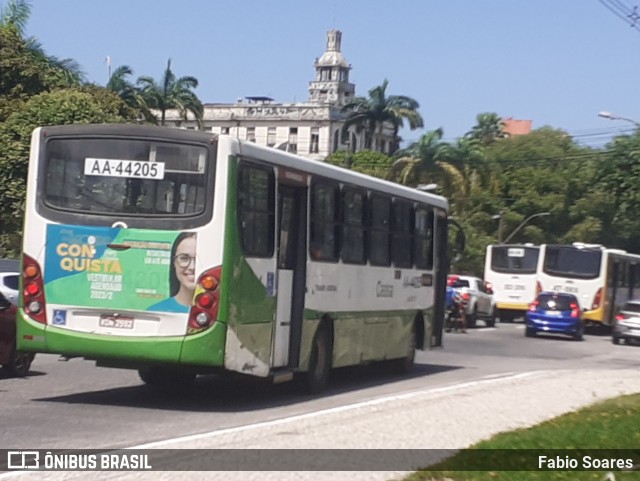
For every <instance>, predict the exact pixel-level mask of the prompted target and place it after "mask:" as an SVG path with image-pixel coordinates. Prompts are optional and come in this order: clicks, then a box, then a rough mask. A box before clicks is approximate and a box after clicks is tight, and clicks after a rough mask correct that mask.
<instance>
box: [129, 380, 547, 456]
mask: <svg viewBox="0 0 640 481" xmlns="http://www.w3.org/2000/svg"><path fill="white" fill-rule="evenodd" d="M541 372H542V371H531V372H523V373H517V374H513V373H508V374H507V375H492V376H487V377H483V378H482V379H479V380H477V381H465V382H462V383H457V384H450V385H447V386H441V387H436V388H429V389H421V390H419V391H410V392H406V393H403V394H394V395H392V396H384V397H380V398H376V399H370V400H368V401H362V402H357V403H354V404H346V405H344V406H337V407H333V408H328V409H323V410H320V411H314V412H310V413H305V414H297V415H295V416H289V417H286V418H279V419H274V420H271V421H262V422H258V423H254V424H246V425H243V426H235V427H232V428H224V429H218V430H215V431H209V432H206V433H200V434H190V435H188V436H179V437H176V438H169V439H164V440H162V441H154V442H151V443H145V444H138V445H137V446H131V447H129V448H124V449H152V448H157V447H161V446H166V445H167V444H172V443H180V442H189V441H198V440H201V439H208V438H214V437H219V436H224V435H225V434H234V433H239V432H243V431H250V430H252V429H261V428H266V427H272V426H279V425H282V424H288V423H293V422H296V421H301V420H305V419H311V418H315V417H319V416H324V415H327V414H334V413H339V412H345V411H352V410H355V409H359V408H363V407H370V406H377V405H380V404H385V403H389V402H393V401H400V400H405V399H411V398H413V397H417V396H422V395H425V394H439V393H443V392H450V391H456V390H459V389H465V388H468V387H474V386H481V385H485V384H494V383H497V382H505V381H512V380H514V379H522V378H526V377H530V376H534V375H537V374H540V373H541ZM497 376H499V377H497Z"/></svg>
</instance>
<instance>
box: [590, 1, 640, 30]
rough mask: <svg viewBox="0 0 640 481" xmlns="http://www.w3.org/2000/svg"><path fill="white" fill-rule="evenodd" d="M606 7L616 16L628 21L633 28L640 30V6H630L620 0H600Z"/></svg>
mask: <svg viewBox="0 0 640 481" xmlns="http://www.w3.org/2000/svg"><path fill="white" fill-rule="evenodd" d="M598 1H599V2H600V3H601V4H602V5H604V7H605V8H607V9H608V10H609V11H610V12H612V13H613V14H614V15H615V16H616V17H618V18H620V19H622V20H623V21H624V22H625V23H628V24H629V26H631V28H634V29H635V30H637V31H639V32H640V26H639V25H638V22H640V12H638V7H637V6H634V7H633V8H629V7H628V6H627V5H625V4H624V3H622V2H621V1H620V0H598Z"/></svg>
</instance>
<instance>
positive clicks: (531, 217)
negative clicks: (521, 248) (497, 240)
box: [501, 212, 551, 244]
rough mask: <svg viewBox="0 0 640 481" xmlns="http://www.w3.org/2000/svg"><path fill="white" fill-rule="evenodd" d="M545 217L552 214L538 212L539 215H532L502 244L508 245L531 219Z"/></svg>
mask: <svg viewBox="0 0 640 481" xmlns="http://www.w3.org/2000/svg"><path fill="white" fill-rule="evenodd" d="M545 215H551V212H538V213H537V214H532V215H530V216H529V217H527V218H526V219H525V220H523V221H522V222H520V225H519V226H518V227H516V228H515V230H514V231H513V232H512V233H511V234H509V236H508V237H507V238H506V239H505V240H504V242H501V244H506V243H507V242H509V241H510V240H511V238H512V237H513V236H514V235H516V233H517V232H518V231H519V230H520V229H522V228H523V227H524V226H525V224H526V223H527V222H529V221H530V220H531V219H533V218H535V217H543V216H545Z"/></svg>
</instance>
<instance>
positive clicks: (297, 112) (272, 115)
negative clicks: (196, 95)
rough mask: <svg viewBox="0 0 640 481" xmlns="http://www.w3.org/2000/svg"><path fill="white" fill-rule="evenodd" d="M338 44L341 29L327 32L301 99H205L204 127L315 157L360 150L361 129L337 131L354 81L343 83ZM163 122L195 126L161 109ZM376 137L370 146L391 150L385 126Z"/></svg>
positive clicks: (345, 73) (346, 67)
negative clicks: (305, 96)
mask: <svg viewBox="0 0 640 481" xmlns="http://www.w3.org/2000/svg"><path fill="white" fill-rule="evenodd" d="M341 44H342V32H341V31H339V30H329V31H328V32H327V45H326V49H325V51H324V53H323V54H322V55H321V56H320V57H319V58H316V60H315V62H314V67H315V79H314V80H312V81H311V82H309V98H308V99H307V101H306V102H295V103H279V102H276V101H275V100H274V99H272V98H270V97H265V96H253V97H244V98H239V99H237V101H236V102H235V103H233V104H222V103H205V104H204V114H203V128H204V130H205V131H210V132H213V133H215V134H229V135H233V136H234V137H238V138H239V139H242V140H248V141H250V142H255V143H257V144H259V145H265V146H269V147H274V148H279V149H282V150H286V151H288V152H292V153H296V154H298V155H301V156H304V157H307V158H311V159H315V160H323V159H325V158H326V157H327V156H328V155H330V154H332V153H333V152H336V151H338V150H350V151H352V152H356V151H358V150H361V149H363V148H364V145H365V139H364V133H363V132H357V131H356V129H355V128H352V129H350V131H349V132H348V135H346V136H345V138H344V139H343V138H342V135H341V129H342V126H343V124H344V120H345V118H346V115H345V114H343V113H341V108H342V106H343V105H345V103H346V102H348V101H349V100H350V99H351V98H353V97H354V96H355V95H356V89H355V85H354V84H353V83H350V82H349V73H350V71H351V65H350V64H349V63H348V62H347V60H346V58H345V57H344V55H343V54H342V49H341ZM166 125H167V126H169V127H177V128H183V129H196V128H197V122H196V121H195V119H194V118H193V117H192V116H190V117H189V118H188V119H187V120H184V119H182V118H180V115H179V113H178V111H177V110H169V111H167V112H166ZM376 135H377V138H375V139H374V142H373V145H374V146H376V150H378V151H380V152H384V153H389V152H390V150H391V149H392V148H393V130H392V128H391V126H388V127H387V128H384V129H383V131H382V133H381V134H376Z"/></svg>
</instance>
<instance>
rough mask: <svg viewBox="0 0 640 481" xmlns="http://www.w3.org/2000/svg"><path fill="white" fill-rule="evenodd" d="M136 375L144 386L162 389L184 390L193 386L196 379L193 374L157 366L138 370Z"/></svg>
mask: <svg viewBox="0 0 640 481" xmlns="http://www.w3.org/2000/svg"><path fill="white" fill-rule="evenodd" d="M138 375H139V376H140V379H142V381H144V383H145V384H147V385H149V386H153V387H158V388H163V389H168V388H173V387H176V388H184V387H186V386H190V385H191V384H193V382H194V381H195V379H196V376H195V374H193V373H190V372H185V371H180V370H178V369H172V368H169V367H159V366H150V367H145V368H142V369H138Z"/></svg>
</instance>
